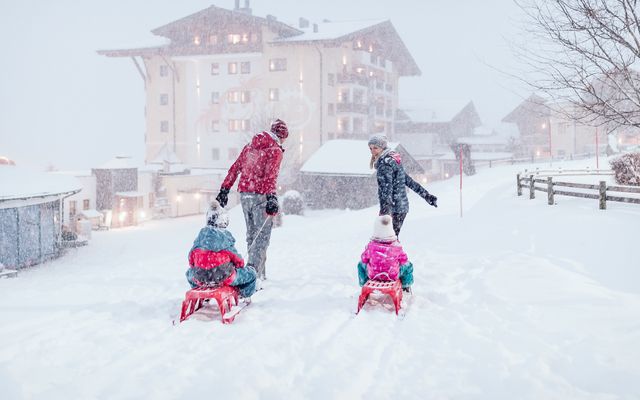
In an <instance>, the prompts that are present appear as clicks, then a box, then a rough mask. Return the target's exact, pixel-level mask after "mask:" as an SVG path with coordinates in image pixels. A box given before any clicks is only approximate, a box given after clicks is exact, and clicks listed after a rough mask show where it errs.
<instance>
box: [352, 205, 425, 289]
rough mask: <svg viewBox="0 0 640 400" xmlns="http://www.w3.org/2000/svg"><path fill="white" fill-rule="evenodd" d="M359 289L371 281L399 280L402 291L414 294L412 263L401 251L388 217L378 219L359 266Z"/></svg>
mask: <svg viewBox="0 0 640 400" xmlns="http://www.w3.org/2000/svg"><path fill="white" fill-rule="evenodd" d="M358 278H359V280H360V286H363V285H364V284H365V283H367V281H368V280H370V279H371V280H378V281H395V280H397V279H400V282H401V283H402V290H404V291H405V292H409V293H410V292H411V285H412V284H413V264H411V262H409V259H408V257H407V254H406V253H405V252H404V250H403V249H402V246H401V245H400V242H399V241H398V239H397V237H396V234H395V232H394V231H393V221H392V219H391V216H389V215H381V216H379V217H377V218H376V221H375V223H374V225H373V236H372V237H371V241H370V242H369V243H368V244H367V247H366V248H365V249H364V252H363V253H362V256H361V261H360V262H359V263H358Z"/></svg>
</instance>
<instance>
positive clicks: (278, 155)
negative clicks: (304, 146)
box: [216, 119, 289, 279]
mask: <svg viewBox="0 0 640 400" xmlns="http://www.w3.org/2000/svg"><path fill="white" fill-rule="evenodd" d="M288 136H289V130H288V129H287V124H285V123H284V121H282V120H279V119H277V120H275V121H274V122H273V123H272V124H271V130H270V131H269V132H266V131H263V132H260V133H258V134H256V135H255V136H254V137H253V139H252V140H251V142H250V143H249V144H247V145H246V146H244V148H243V149H242V152H240V155H239V156H238V158H237V159H236V161H235V162H234V163H233V164H232V165H231V167H230V168H229V172H228V173H227V177H226V178H225V179H224V181H223V182H222V185H221V186H220V193H218V196H217V197H216V200H218V202H220V204H221V205H222V206H223V207H224V206H226V205H227V201H228V197H227V196H228V194H229V190H230V189H231V187H232V186H233V184H234V183H235V181H236V179H237V178H238V175H239V176H240V181H239V182H238V192H239V193H240V203H241V204H242V211H243V212H244V219H245V222H246V224H247V247H248V252H249V257H248V261H247V264H250V265H253V266H254V267H255V269H256V271H257V272H258V277H259V278H260V279H266V273H265V272H266V271H265V262H266V260H267V248H268V247H269V240H270V238H271V228H272V227H273V220H272V218H270V217H272V216H275V215H276V214H277V213H278V198H277V197H276V181H277V179H278V173H279V172H280V163H281V162H282V156H283V154H282V153H284V148H283V147H282V144H283V143H284V141H285V139H286V138H287V137H288Z"/></svg>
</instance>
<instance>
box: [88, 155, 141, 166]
mask: <svg viewBox="0 0 640 400" xmlns="http://www.w3.org/2000/svg"><path fill="white" fill-rule="evenodd" d="M129 168H137V166H136V165H134V162H133V160H132V159H131V157H128V156H116V157H114V158H112V159H111V160H109V161H107V162H106V163H104V164H102V165H101V166H99V167H98V168H96V169H129Z"/></svg>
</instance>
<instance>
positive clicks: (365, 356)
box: [0, 161, 640, 400]
mask: <svg viewBox="0 0 640 400" xmlns="http://www.w3.org/2000/svg"><path fill="white" fill-rule="evenodd" d="M587 163H591V164H595V163H593V162H592V161H582V162H573V163H572V164H565V167H566V168H569V167H571V168H576V167H582V166H585V165H584V164H587ZM521 168H523V167H522V166H519V167H501V168H493V169H482V170H480V171H479V173H478V174H477V175H476V176H473V177H470V178H465V182H464V185H465V186H464V192H463V196H464V198H463V201H464V203H463V205H464V218H460V216H459V202H458V199H459V194H458V180H457V179H452V180H449V181H444V182H437V183H434V184H432V185H428V189H429V190H430V191H431V192H432V193H434V194H436V195H437V196H438V198H439V200H438V204H439V208H437V209H434V208H432V207H429V206H428V205H427V204H426V203H424V201H423V200H422V199H420V198H419V197H417V196H415V195H413V194H411V195H410V199H409V200H410V203H411V211H410V213H409V215H408V217H407V220H406V222H405V225H404V227H403V230H402V233H401V235H400V239H401V241H402V243H403V246H404V248H405V250H406V251H407V254H408V255H409V258H410V260H411V261H413V263H414V267H415V281H416V283H415V285H414V295H413V297H414V298H413V304H412V306H411V308H410V310H409V312H408V314H407V316H406V318H405V319H403V320H399V319H397V318H396V316H395V315H393V314H391V313H390V312H388V311H386V310H383V309H376V308H371V307H369V308H368V309H366V310H365V311H363V312H361V313H360V315H358V316H355V315H354V312H355V309H356V300H357V295H358V293H359V287H358V286H357V275H356V269H355V268H356V263H357V260H358V258H359V256H360V253H361V251H362V250H363V249H364V246H365V244H366V243H367V240H368V237H369V236H370V234H371V229H372V225H373V219H374V217H375V216H376V215H377V209H376V208H369V209H365V210H359V211H349V210H326V211H315V212H309V213H307V215H305V216H304V217H298V216H287V217H285V218H284V225H283V226H282V227H281V228H278V229H275V230H274V232H273V236H272V240H271V247H270V249H269V253H268V261H267V276H268V278H269V280H268V281H266V283H265V290H263V291H261V292H258V293H257V294H256V295H255V296H254V301H253V304H252V305H251V306H250V307H249V308H248V309H246V310H245V311H243V313H242V314H240V316H239V317H238V318H237V319H236V321H235V322H234V323H233V324H232V325H227V326H225V325H222V324H221V323H220V322H219V320H217V319H215V318H213V317H212V316H211V315H209V316H206V315H204V316H203V315H201V316H197V315H196V316H194V318H192V319H190V320H188V321H186V322H185V323H183V324H180V325H179V326H172V324H171V321H172V319H174V318H176V316H177V314H178V313H179V308H180V303H181V301H182V298H183V295H184V292H185V291H186V290H187V289H188V287H187V283H186V281H185V279H184V272H185V269H186V267H185V265H186V260H187V252H188V250H189V248H190V246H191V242H192V240H193V239H194V237H195V235H196V234H197V232H198V229H199V228H200V227H201V225H202V224H203V219H204V217H202V216H198V217H189V218H180V219H172V220H161V221H152V222H149V223H146V224H145V225H144V226H140V227H136V228H127V229H121V230H113V231H110V232H97V233H94V238H93V239H92V241H91V245H90V246H87V247H84V248H79V249H74V250H72V251H71V252H69V253H68V254H67V255H66V256H65V257H63V258H61V259H59V260H57V261H54V262H52V263H49V264H45V265H43V266H40V267H36V268H33V269H30V270H24V271H22V272H21V273H20V275H19V278H17V279H2V280H0V319H1V320H2V322H3V323H2V325H1V326H0V343H2V347H0V393H2V396H1V397H2V398H3V399H5V400H8V399H195V398H215V399H223V398H229V399H359V398H367V399H387V398H402V399H450V398H455V399H637V398H639V397H640V366H638V365H639V364H637V360H638V359H640V325H639V323H638V317H639V316H640V268H639V267H640V262H638V260H637V257H632V250H636V249H635V248H634V246H635V245H637V227H638V221H640V207H639V206H637V205H629V204H621V203H609V204H608V210H606V211H601V210H598V204H597V201H596V200H584V199H574V198H566V197H558V198H557V199H556V202H557V204H556V205H554V206H548V205H547V204H546V198H538V199H535V200H529V199H528V198H526V196H523V197H517V196H516V194H515V192H516V189H515V173H516V172H517V171H518V170H519V169H521ZM596 180H597V179H596ZM594 183H595V182H594ZM230 228H231V231H232V232H233V233H234V235H235V236H236V238H237V239H238V242H239V243H238V249H240V250H241V252H243V253H244V249H245V248H246V247H245V245H244V239H243V238H244V222H243V219H242V214H241V210H240V209H239V208H236V209H233V210H232V213H231V226H230ZM212 318H213V319H212Z"/></svg>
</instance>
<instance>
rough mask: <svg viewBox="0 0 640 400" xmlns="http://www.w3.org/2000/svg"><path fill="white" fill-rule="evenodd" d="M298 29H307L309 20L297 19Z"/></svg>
mask: <svg viewBox="0 0 640 400" xmlns="http://www.w3.org/2000/svg"><path fill="white" fill-rule="evenodd" d="M298 27H299V28H308V27H309V20H308V19H306V18H302V17H300V19H298Z"/></svg>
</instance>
